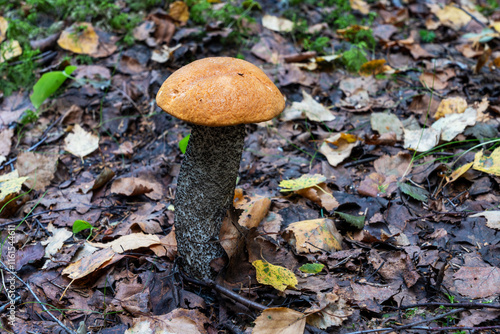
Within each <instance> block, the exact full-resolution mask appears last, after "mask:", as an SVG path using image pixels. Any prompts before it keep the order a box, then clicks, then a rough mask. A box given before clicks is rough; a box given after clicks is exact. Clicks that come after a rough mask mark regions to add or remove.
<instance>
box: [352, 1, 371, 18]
mask: <svg viewBox="0 0 500 334" xmlns="http://www.w3.org/2000/svg"><path fill="white" fill-rule="evenodd" d="M349 3H350V4H351V8H352V9H353V10H357V11H359V12H360V13H361V14H363V15H368V14H369V13H370V5H368V4H367V3H366V2H364V1H363V0H349Z"/></svg>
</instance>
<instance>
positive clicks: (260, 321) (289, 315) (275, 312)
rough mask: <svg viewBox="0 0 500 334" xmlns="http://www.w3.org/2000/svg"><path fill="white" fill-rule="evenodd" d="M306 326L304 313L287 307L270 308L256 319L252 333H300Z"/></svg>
mask: <svg viewBox="0 0 500 334" xmlns="http://www.w3.org/2000/svg"><path fill="white" fill-rule="evenodd" d="M305 327H306V317H305V315H304V314H302V313H300V312H297V311H294V310H292V309H289V308H286V307H277V308H268V309H266V310H264V311H262V314H261V315H259V316H258V317H257V319H255V327H254V329H253V331H252V334H299V333H303V332H304V328H305Z"/></svg>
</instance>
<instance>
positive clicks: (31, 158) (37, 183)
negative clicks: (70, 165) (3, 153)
mask: <svg viewBox="0 0 500 334" xmlns="http://www.w3.org/2000/svg"><path fill="white" fill-rule="evenodd" d="M58 159H59V155H58V154H57V153H54V152H46V153H45V154H42V153H33V152H23V153H21V154H19V156H18V157H17V161H16V168H17V169H18V170H19V175H21V176H26V177H28V179H27V180H26V182H25V185H26V186H27V187H28V188H33V189H35V190H43V189H45V188H46V187H47V186H48V185H49V184H50V182H51V181H52V179H53V178H54V174H55V172H56V170H57V161H58Z"/></svg>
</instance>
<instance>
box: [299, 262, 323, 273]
mask: <svg viewBox="0 0 500 334" xmlns="http://www.w3.org/2000/svg"><path fill="white" fill-rule="evenodd" d="M324 267H325V265H324V264H321V263H306V264H304V265H303V266H302V267H300V268H299V270H300V271H302V272H303V273H306V274H317V273H319V272H320V271H321V270H323V268H324Z"/></svg>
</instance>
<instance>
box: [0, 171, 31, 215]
mask: <svg viewBox="0 0 500 334" xmlns="http://www.w3.org/2000/svg"><path fill="white" fill-rule="evenodd" d="M27 179H28V178H27V177H19V173H18V171H17V169H16V170H14V171H13V172H10V173H8V174H4V175H1V176H0V214H2V213H3V212H2V211H1V210H2V209H3V210H5V208H4V206H5V205H6V204H7V203H8V202H9V201H10V200H12V199H13V198H15V197H16V196H17V195H19V193H20V192H21V188H22V186H23V183H24V182H26V180H27Z"/></svg>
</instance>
